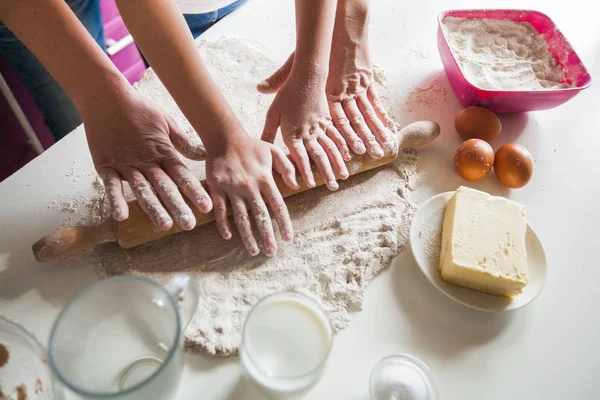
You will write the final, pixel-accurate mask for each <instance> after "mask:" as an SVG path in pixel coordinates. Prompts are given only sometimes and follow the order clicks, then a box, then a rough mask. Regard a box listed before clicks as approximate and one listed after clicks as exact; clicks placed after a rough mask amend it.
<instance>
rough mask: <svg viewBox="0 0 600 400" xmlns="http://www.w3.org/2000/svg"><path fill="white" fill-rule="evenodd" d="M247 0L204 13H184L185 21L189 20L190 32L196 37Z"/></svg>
mask: <svg viewBox="0 0 600 400" xmlns="http://www.w3.org/2000/svg"><path fill="white" fill-rule="evenodd" d="M245 2H246V0H238V1H236V2H235V3H231V4H230V5H228V6H226V7H223V8H221V9H219V10H217V11H212V12H208V13H204V14H183V17H184V18H185V22H187V24H188V27H189V28H190V32H192V36H194V39H195V38H197V37H198V36H200V35H201V34H203V33H204V32H205V31H206V30H207V29H208V28H210V27H211V26H213V25H214V24H216V23H217V22H218V21H219V20H220V19H221V18H223V17H224V16H226V15H227V14H229V13H231V12H232V11H233V10H235V9H236V8H238V7H239V6H241V5H242V4H244V3H245Z"/></svg>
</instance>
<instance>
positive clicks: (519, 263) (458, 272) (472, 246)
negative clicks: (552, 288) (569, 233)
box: [440, 186, 528, 297]
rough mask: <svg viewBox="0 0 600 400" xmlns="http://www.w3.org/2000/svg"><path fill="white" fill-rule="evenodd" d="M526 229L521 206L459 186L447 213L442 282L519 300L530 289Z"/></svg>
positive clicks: (443, 233)
mask: <svg viewBox="0 0 600 400" xmlns="http://www.w3.org/2000/svg"><path fill="white" fill-rule="evenodd" d="M526 229H527V222H526V220H525V210H524V208H523V206H521V205H520V204H518V203H515V202H514V201H510V200H508V199H505V198H503V197H496V196H491V195H489V194H487V193H484V192H480V191H479V190H475V189H470V188H467V187H462V186H461V187H460V188H458V190H457V191H456V192H455V193H454V195H453V196H452V198H451V199H450V200H449V201H448V203H447V204H446V211H445V213H444V226H443V231H442V249H441V254H440V273H441V275H442V279H443V280H444V281H446V282H449V283H453V284H455V285H460V286H464V287H467V288H470V289H475V290H479V291H482V292H487V293H492V294H497V295H502V296H509V297H514V296H516V295H518V294H519V293H521V291H522V289H523V288H524V287H525V286H526V285H527V283H528V280H527V253H526V249H525V232H526Z"/></svg>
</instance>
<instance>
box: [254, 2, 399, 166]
mask: <svg viewBox="0 0 600 400" xmlns="http://www.w3.org/2000/svg"><path fill="white" fill-rule="evenodd" d="M341 3H344V5H343V6H341V5H338V8H337V10H338V11H337V14H336V21H335V29H334V32H333V44H332V47H331V56H330V60H329V75H328V77H327V84H326V89H325V90H326V94H327V102H328V106H329V111H330V115H331V118H332V120H333V124H334V127H335V128H336V131H337V132H339V133H341V135H342V136H343V138H344V141H345V142H346V143H347V145H348V146H349V147H350V148H351V149H352V151H353V152H355V153H356V154H364V153H365V152H368V153H369V154H370V155H371V156H372V157H374V158H381V157H382V156H383V155H384V153H385V150H387V149H388V148H392V147H393V146H395V142H394V136H393V133H392V131H391V129H392V128H393V126H394V122H393V121H392V120H391V118H390V117H389V116H388V115H387V113H386V111H385V109H384V107H383V106H382V104H381V101H380V98H379V96H378V94H377V92H376V90H375V85H374V76H373V67H372V65H371V60H370V56H369V49H368V29H367V26H368V19H369V18H368V17H369V15H368V7H367V6H366V5H365V4H363V3H364V2H362V1H356V0H340V4H341ZM293 64H294V53H292V54H291V55H290V57H289V58H288V60H287V61H286V62H285V63H284V64H283V65H282V66H281V68H279V70H277V71H276V72H275V73H274V74H273V75H272V76H270V77H269V78H267V79H265V80H264V81H263V82H261V83H259V84H258V85H257V89H258V91H259V92H261V93H275V92H277V91H278V90H280V88H282V87H283V85H284V84H285V83H286V81H287V79H288V76H289V75H290V71H291V69H292V66H293ZM344 146H345V145H344ZM338 148H339V149H340V151H341V152H342V154H344V147H343V146H338ZM344 159H346V160H348V159H350V155H349V154H347V155H344Z"/></svg>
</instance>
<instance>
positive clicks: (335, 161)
mask: <svg viewBox="0 0 600 400" xmlns="http://www.w3.org/2000/svg"><path fill="white" fill-rule="evenodd" d="M317 140H318V141H319V144H320V145H321V147H322V148H323V150H325V153H327V157H329V161H330V163H331V166H332V167H333V169H334V171H335V175H337V176H338V177H339V178H341V179H348V168H347V167H346V163H345V162H344V160H343V159H342V155H341V154H340V151H339V149H338V148H337V146H336V145H335V143H334V142H333V140H331V139H330V138H329V137H328V136H325V135H322V136H319V138H318V139H317Z"/></svg>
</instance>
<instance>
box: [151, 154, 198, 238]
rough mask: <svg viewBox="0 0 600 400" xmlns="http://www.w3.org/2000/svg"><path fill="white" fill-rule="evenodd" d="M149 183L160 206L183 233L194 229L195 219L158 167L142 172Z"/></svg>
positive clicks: (169, 180) (175, 187)
mask: <svg viewBox="0 0 600 400" xmlns="http://www.w3.org/2000/svg"><path fill="white" fill-rule="evenodd" d="M142 172H143V173H144V175H145V176H146V179H148V181H149V182H150V184H151V185H152V187H153V188H154V191H155V192H156V194H157V195H158V198H159V199H160V201H161V202H162V204H163V205H164V206H165V207H166V209H167V210H168V211H169V214H171V217H172V218H174V219H175V221H176V222H177V225H178V226H179V227H180V228H181V229H183V230H184V231H189V230H192V229H194V227H195V226H196V217H195V216H194V213H193V212H192V210H191V209H190V207H189V206H188V205H187V203H186V202H185V200H183V196H182V195H181V192H179V189H178V188H177V185H176V184H175V183H174V182H173V181H172V180H171V177H169V175H167V173H166V172H165V171H163V169H162V168H161V167H160V166H158V165H157V166H155V167H150V168H147V169H145V170H144V171H142Z"/></svg>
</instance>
